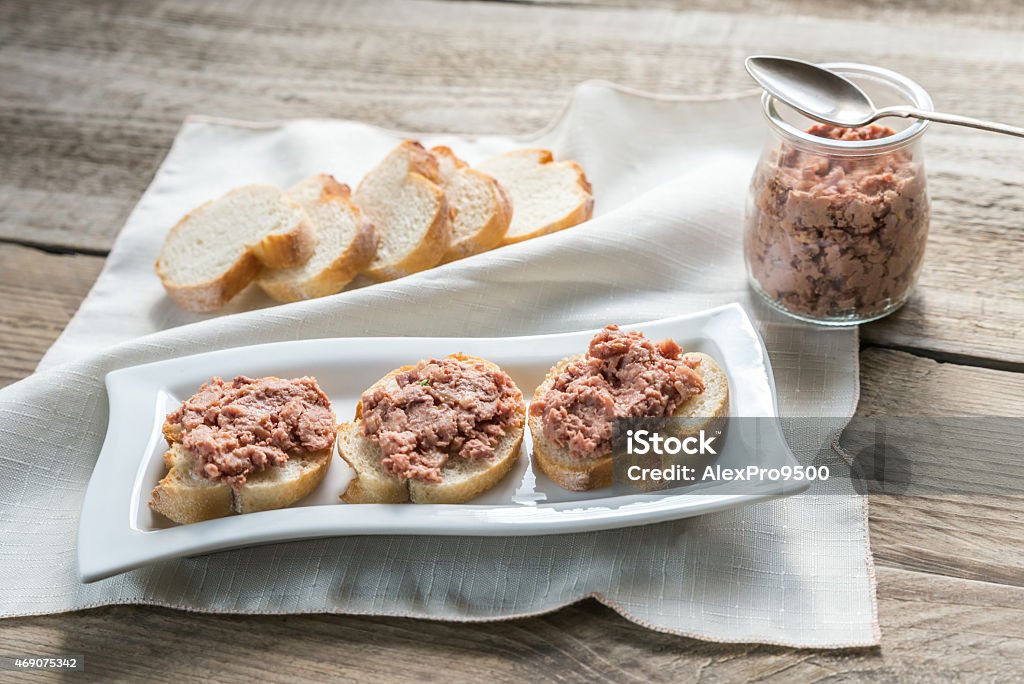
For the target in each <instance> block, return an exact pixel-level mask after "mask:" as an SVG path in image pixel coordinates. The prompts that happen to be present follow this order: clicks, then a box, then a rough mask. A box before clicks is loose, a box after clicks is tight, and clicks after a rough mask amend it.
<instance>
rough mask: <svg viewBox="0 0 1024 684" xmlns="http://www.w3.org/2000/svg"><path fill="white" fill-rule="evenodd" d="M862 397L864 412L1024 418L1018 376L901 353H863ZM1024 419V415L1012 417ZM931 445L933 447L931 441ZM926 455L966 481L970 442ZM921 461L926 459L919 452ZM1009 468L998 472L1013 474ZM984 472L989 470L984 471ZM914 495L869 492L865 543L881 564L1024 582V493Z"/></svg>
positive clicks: (1023, 379)
mask: <svg viewBox="0 0 1024 684" xmlns="http://www.w3.org/2000/svg"><path fill="white" fill-rule="evenodd" d="M860 360H861V399H860V405H859V406H858V409H857V412H858V414H860V415H866V416H937V417H943V416H991V415H1003V416H1024V374H1022V373H1011V372H1006V371H996V370H988V369H984V368H967V367H964V366H957V365H954V364H947V363H938V362H936V361H933V360H931V359H924V358H919V357H915V356H911V355H910V354H904V353H900V352H892V351H884V350H879V349H867V350H865V351H864V352H862V353H861V356H860ZM1017 420H1024V418H1021V419H1017ZM932 448H934V447H932ZM938 448H939V449H942V453H936V454H933V455H930V456H929V458H931V459H933V460H939V461H940V462H945V463H948V464H949V468H950V470H951V471H954V472H950V473H949V476H950V478H951V479H952V480H954V481H955V479H956V477H957V474H958V473H959V476H960V477H961V478H963V479H964V480H966V479H967V474H968V473H969V472H971V470H972V469H973V468H986V467H989V466H986V465H985V463H984V461H975V459H973V458H972V451H973V448H974V447H972V445H971V444H970V443H969V442H968V441H966V440H965V441H964V442H961V443H955V442H954V443H950V444H947V445H945V446H940V447H938ZM921 460H924V457H923V456H922V457H921ZM1012 470H1013V472H1008V473H1004V474H1003V476H1004V477H1006V476H1010V477H1014V476H1015V475H1014V473H1015V472H1016V471H1017V470H1019V464H1017V467H1016V468H1013V469H1012ZM985 475H990V473H985ZM959 491H961V490H960V489H959V488H956V487H954V486H949V492H948V493H942V494H941V495H935V496H927V497H919V496H873V497H872V498H871V502H870V521H871V548H872V551H873V552H874V555H875V561H876V562H877V563H878V564H880V565H886V566H892V567H899V568H905V569H912V570H918V571H922V572H928V573H932V574H941V575H948V576H953V577H963V578H968V579H979V580H984V581H986V582H995V583H1000V584H1007V585H1015V586H1024V497H1020V496H1015V497H1014V496H993V495H990V494H985V493H984V491H983V490H982V491H980V492H979V491H973V492H967V493H963V494H960V493H958V492H959Z"/></svg>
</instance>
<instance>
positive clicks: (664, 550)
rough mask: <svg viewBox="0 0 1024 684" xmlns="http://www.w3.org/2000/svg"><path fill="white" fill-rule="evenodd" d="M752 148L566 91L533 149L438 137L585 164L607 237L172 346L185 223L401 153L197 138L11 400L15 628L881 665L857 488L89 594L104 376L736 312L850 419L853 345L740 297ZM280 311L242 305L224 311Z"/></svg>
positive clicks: (192, 562) (238, 134) (350, 133)
mask: <svg viewBox="0 0 1024 684" xmlns="http://www.w3.org/2000/svg"><path fill="white" fill-rule="evenodd" d="M762 136H763V124H762V122H761V121H760V120H759V115H758V111H757V106H756V103H755V100H754V99H752V98H750V97H741V98H725V99H720V100H707V101H697V100H671V99H667V98H655V97H651V96H643V95H641V94H638V93H632V92H628V91H625V90H623V89H619V88H615V87H612V86H610V85H607V84H600V83H587V84H584V85H582V86H580V87H579V88H577V89H576V91H575V92H574V95H573V97H572V100H571V102H570V105H569V106H568V108H567V110H566V111H565V113H564V114H563V116H562V117H560V118H559V120H558V121H557V122H556V123H555V124H554V125H553V126H552V127H550V128H549V129H548V130H546V131H544V132H542V133H541V134H539V135H538V136H533V139H532V140H530V141H527V140H516V139H513V138H509V137H501V136H477V137H469V136H453V135H424V136H421V139H422V140H423V141H424V142H425V143H427V144H447V145H450V146H451V147H452V148H453V149H455V150H456V152H457V153H459V154H460V155H463V156H464V157H465V158H466V159H467V160H469V161H471V162H477V161H480V160H482V159H484V158H486V157H488V156H490V155H492V154H494V153H498V152H501V151H504V150H506V149H511V148H513V147H516V146H521V145H524V144H527V142H530V143H531V144H537V145H543V146H546V147H550V148H552V149H553V150H554V151H555V153H556V156H557V157H559V158H574V159H577V160H579V161H580V162H581V163H582V165H583V166H584V168H585V169H586V170H587V173H588V175H589V177H590V179H591V181H592V182H593V186H594V194H595V196H596V198H597V204H596V216H595V218H594V219H593V220H592V221H591V222H589V223H587V224H585V225H582V226H579V227H577V228H573V229H572V230H568V231H564V232H562V233H558V234H556V235H552V236H548V237H544V238H540V239H536V240H532V241H529V242H526V243H522V244H519V245H514V246H512V247H508V248H504V249H500V250H497V251H494V252H491V253H488V254H485V255H482V256H479V257H475V258H473V259H469V260H466V261H462V262H458V263H455V264H450V265H448V266H445V267H441V268H437V269H434V270H431V271H428V272H425V273H422V274H418V275H415V276H412V277H409V278H406V279H403V280H399V281H396V282H393V283H389V284H383V285H376V286H372V287H367V288H363V289H359V290H354V291H350V292H347V293H343V294H341V295H338V296H335V297H328V298H324V299H320V300H316V301H310V302H304V303H299V304H293V305H288V306H280V307H273V308H265V309H261V310H255V311H251V312H248V313H240V314H238V315H231V316H223V317H219V318H213V319H212V320H207V321H204V322H197V323H195V324H194V325H184V326H183V325H182V324H185V323H192V322H195V321H198V320H199V319H200V318H201V317H199V316H194V315H190V314H185V313H183V312H181V311H179V310H177V309H175V308H174V307H173V306H172V305H171V304H170V302H169V301H168V300H167V299H166V298H165V297H164V295H163V292H162V290H161V288H160V285H159V283H158V282H157V280H156V278H155V276H154V275H153V273H152V262H153V260H154V258H155V256H156V254H157V251H158V249H159V246H160V243H161V241H162V239H163V235H164V234H165V232H166V231H167V229H168V228H169V227H170V226H171V225H172V224H173V223H174V222H175V221H176V219H177V218H178V217H179V216H180V215H181V214H182V213H184V212H185V211H187V210H188V209H190V208H191V207H193V206H194V205H197V204H199V203H200V202H202V201H205V200H207V199H209V198H211V197H216V196H218V195H219V194H221V193H222V192H224V191H226V190H228V189H229V188H231V187H233V186H236V185H239V184H243V183H252V182H269V183H275V184H278V185H288V184H290V183H292V182H293V181H296V180H298V179H300V178H302V177H304V176H305V175H307V174H312V173H314V172H320V171H328V172H331V173H333V174H335V175H336V176H337V177H338V178H339V179H341V180H345V181H349V182H354V181H356V180H357V179H358V178H360V177H361V175H362V174H363V173H364V172H365V171H366V170H368V169H369V168H370V167H371V166H372V165H373V164H374V163H375V162H376V161H377V160H379V159H380V158H381V157H382V156H383V155H384V154H385V153H386V152H387V151H388V149H389V148H390V147H391V146H392V145H394V144H395V142H396V141H397V140H399V139H400V137H401V136H400V134H397V133H395V132H391V131H386V130H381V129H378V128H374V127H371V126H366V125H363V124H360V123H355V122H346V121H292V122H288V123H282V124H243V123H238V122H227V121H218V120H211V119H205V118H193V119H190V120H189V121H187V122H186V124H185V125H184V127H183V128H182V130H181V133H180V134H179V136H178V138H177V140H176V141H175V143H174V146H173V148H172V149H171V151H170V153H169V154H168V156H167V159H166V160H165V162H164V164H163V165H162V167H161V168H160V170H159V172H158V173H157V175H156V177H155V178H154V180H153V183H152V185H151V186H150V187H149V189H148V190H147V191H146V193H145V195H144V196H143V198H142V199H141V201H140V202H139V204H138V206H137V207H136V209H135V211H134V212H133V213H132V215H131V217H130V218H129V220H128V223H127V224H126V225H125V227H124V229H123V231H122V233H121V235H120V237H119V238H118V240H117V243H116V245H115V247H114V250H113V252H112V253H111V255H110V258H109V259H108V262H107V266H106V268H105V270H104V272H103V274H102V275H101V276H100V278H99V280H98V282H97V283H96V286H95V287H94V289H93V291H92V292H91V293H90V295H89V297H88V298H87V299H86V301H85V302H84V303H83V305H82V307H81V309H80V311H79V312H78V314H77V315H76V316H75V318H74V320H73V321H72V322H71V324H70V325H69V326H68V328H67V330H66V332H65V334H64V335H63V336H62V337H61V339H60V340H58V342H57V343H56V344H55V345H54V347H53V349H52V350H51V351H50V353H49V354H48V355H47V357H46V358H45V359H44V362H43V363H42V364H41V366H40V371H39V372H38V373H37V374H36V375H34V376H32V377H30V378H28V379H26V380H24V381H22V382H20V383H17V384H15V385H12V386H10V387H8V388H6V389H4V390H2V391H0V441H2V444H3V447H2V449H0V575H2V577H3V582H2V584H0V612H2V614H3V615H8V616H11V615H26V614H33V613H50V612H59V611H67V610H74V609H78V608H83V607H89V606H97V605H105V604H113V603H146V604H158V605H165V606H173V607H179V608H185V609H189V610H199V611H209V612H239V613H290V612H303V613H306V612H337V613H363V614H382V615H406V616H417V617H429V618H435V619H444V620H493V619H503V618H511V617H516V616H523V615H530V614H536V613H542V612H545V611H551V610H555V609H557V608H558V607H560V606H563V605H566V604H568V603H571V602H573V601H577V600H579V599H580V598H582V597H585V596H595V597H597V598H598V599H599V600H601V601H603V602H604V603H606V604H608V605H610V606H612V607H613V608H614V609H615V610H617V611H619V612H620V613H622V614H623V615H624V616H626V617H627V618H629V619H631V620H633V621H635V622H638V623H640V624H642V625H645V626H648V627H650V628H652V629H656V630H661V631H667V632H672V633H677V634H683V635H689V636H694V637H699V638H703V639H714V640H721V641H758V642H766V643H778V644H789V645H796V646H816V647H825V646H863V645H869V644H874V643H877V640H878V628H877V620H876V606H875V600H874V578H873V569H872V564H871V556H870V551H869V547H868V540H867V520H866V508H865V506H864V503H863V501H862V500H861V499H860V498H858V497H856V496H854V495H853V493H852V490H850V489H849V487H848V486H847V485H848V483H844V482H836V483H834V484H832V485H830V487H831V488H832V489H831V491H832V493H830V494H826V493H822V490H819V493H818V494H816V495H813V496H810V495H803V496H799V497H793V498H790V499H786V500H780V501H775V502H771V503H766V504H760V505H756V506H751V507H748V508H744V509H740V510H734V511H729V512H724V513H717V514H713V515H707V516H703V517H700V518H694V519H689V520H681V521H677V522H671V523H664V524H659V525H652V526H647V527H636V528H632V529H624V530H613V531H607V532H598V533H590V534H578V535H564V536H552V537H532V538H526V537H520V538H438V537H413V536H405V537H403V536H394V537H350V538H335V539H324V540H316V541H305V542H295V543H290V544H280V545H275V546H263V547H257V548H249V549H243V550H238V551H232V552H225V553H220V554H216V555H212V556H205V557H199V558H189V559H182V560H178V561H172V562H165V563H160V564H157V565H154V566H152V567H147V568H144V569H140V570H136V571H133V572H130V573H127V574H125V575H122V576H119V577H115V578H111V579H107V580H104V581H101V582H98V583H95V584H91V585H83V584H80V583H79V582H78V580H77V577H76V567H75V563H76V560H75V559H76V532H77V521H78V515H79V510H80V506H81V502H82V498H83V494H84V491H85V487H86V484H87V482H88V478H89V475H90V473H91V470H92V466H93V464H94V462H95V459H96V456H97V454H98V453H99V450H100V445H101V444H102V442H103V437H104V434H105V431H106V428H107V425H106V423H107V406H106V395H105V391H104V389H103V377H104V375H105V373H107V372H108V371H110V370H112V369H115V368H120V367H124V366H129V365H133V364H138V363H143V362H148V361H154V360H158V359H165V358H169V357H173V356H177V355H181V354H190V353H196V352H202V351H207V350H213V349H221V348H225V347H231V346H239V345H246V344H253V343H258V342H269V341H277V340H287V339H299V338H314V337H332V336H367V335H442V336H444V335H451V336H500V335H522V334H533V333H544V332H555V331H567V330H578V329H590V328H594V327H598V326H600V325H603V324H605V323H607V322H612V321H615V322H621V323H629V322H638V321H643V320H650V319H655V318H660V317H664V316H669V315H673V314H678V313H683V312H687V311H694V310H698V309H702V308H705V307H708V306H713V305H717V304H722V303H725V302H729V301H739V302H741V303H743V304H744V305H745V306H747V308H748V311H749V312H750V313H751V314H752V315H753V316H755V317H756V318H757V320H758V322H759V325H760V326H761V329H762V332H763V334H764V335H765V340H766V343H767V345H768V348H769V350H770V353H771V356H772V362H773V364H774V368H775V373H776V380H777V384H778V388H779V395H780V403H781V406H782V411H783V413H785V414H789V415H822V414H825V415H834V416H848V415H850V414H851V413H852V412H853V410H854V407H855V405H856V401H857V391H858V386H857V377H858V375H857V337H856V333H855V332H854V331H836V330H822V329H816V328H812V327H809V326H804V325H799V324H795V323H790V322H788V321H783V320H780V318H779V317H776V316H773V315H771V314H768V313H766V311H765V310H764V309H763V308H762V307H759V306H757V305H755V304H754V303H753V302H752V300H751V298H750V295H749V294H748V290H747V287H746V285H745V280H744V275H743V264H742V256H741V247H740V232H741V226H742V211H743V205H744V201H745V196H746V190H747V182H748V178H749V175H750V172H751V170H752V166H753V164H754V161H755V159H756V156H757V154H758V151H759V147H760V143H761V140H762ZM267 304H268V303H267V302H266V301H265V300H263V299H262V298H261V297H260V296H259V295H258V294H256V293H249V294H248V295H246V296H245V297H243V298H242V300H241V301H240V302H239V303H237V304H236V305H235V306H234V308H235V309H236V310H240V309H243V308H246V307H249V308H251V307H260V306H266V305H267ZM206 318H210V317H206ZM176 326H177V327H176ZM161 330H163V331H164V332H157V331H161ZM150 333H155V334H150ZM311 372H315V369H311ZM791 438H792V439H793V441H794V444H795V448H796V449H797V450H798V451H801V450H803V451H806V450H807V449H810V448H812V447H813V446H815V441H814V439H813V436H810V435H791Z"/></svg>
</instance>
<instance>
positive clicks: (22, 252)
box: [0, 244, 103, 387]
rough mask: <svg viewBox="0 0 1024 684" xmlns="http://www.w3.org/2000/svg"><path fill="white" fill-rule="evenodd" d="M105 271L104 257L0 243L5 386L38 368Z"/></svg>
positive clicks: (0, 377)
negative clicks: (97, 277)
mask: <svg viewBox="0 0 1024 684" xmlns="http://www.w3.org/2000/svg"><path fill="white" fill-rule="evenodd" d="M101 268H103V259H102V258H100V257H95V256H84V255H59V254H47V253H46V252H41V251H39V250H37V249H31V248H28V247H20V246H18V245H9V244H0V350H2V351H0V387H3V386H5V385H9V384H10V383H12V382H14V381H16V380H20V379H21V378H23V377H25V376H26V375H28V374H30V373H31V372H32V371H33V370H34V369H35V367H36V364H37V363H38V362H39V359H40V358H42V355H43V353H44V352H45V351H46V350H47V349H48V348H49V346H50V345H51V344H53V342H54V340H56V339H57V336H58V335H60V332H61V330H63V329H64V326H65V325H67V322H68V321H69V320H71V316H72V315H73V314H74V313H75V310H76V309H78V305H79V304H81V302H82V299H83V298H84V297H85V295H86V293H87V292H88V291H89V288H90V287H91V286H92V283H93V281H94V280H96V276H98V275H99V272H100V269H101Z"/></svg>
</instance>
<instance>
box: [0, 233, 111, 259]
mask: <svg viewBox="0 0 1024 684" xmlns="http://www.w3.org/2000/svg"><path fill="white" fill-rule="evenodd" d="M0 245H15V246H17V247H27V248H28V249H34V250H36V251H39V252H43V253H45V254H56V255H59V256H91V257H101V258H103V259H106V258H107V257H108V256H110V250H108V249H93V248H91V247H61V246H59V245H51V244H47V243H45V242H35V241H33V240H19V239H16V238H5V237H0Z"/></svg>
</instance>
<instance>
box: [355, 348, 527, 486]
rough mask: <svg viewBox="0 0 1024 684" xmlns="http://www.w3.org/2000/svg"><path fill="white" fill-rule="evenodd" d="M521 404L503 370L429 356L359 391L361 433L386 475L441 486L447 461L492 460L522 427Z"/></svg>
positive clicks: (462, 360)
mask: <svg viewBox="0 0 1024 684" xmlns="http://www.w3.org/2000/svg"><path fill="white" fill-rule="evenodd" d="M522 402H523V395H522V393H521V392H520V391H519V388H518V387H516V385H515V383H514V382H513V381H512V378H510V377H509V376H508V374H507V373H505V372H504V371H501V370H499V369H496V368H493V367H491V366H488V365H487V364H484V363H482V362H480V361H475V360H472V359H460V358H453V357H448V358H444V359H429V360H426V361H421V362H419V363H418V364H417V365H416V366H414V367H413V368H411V369H409V370H406V371H403V372H401V373H398V374H397V375H396V376H395V378H394V383H387V384H385V385H383V386H378V387H375V388H371V389H369V390H367V391H366V392H365V393H364V394H363V396H362V404H363V413H362V417H363V431H364V434H365V435H366V436H367V437H368V438H369V439H371V440H373V441H374V442H376V443H377V444H379V445H380V449H381V452H382V453H383V465H384V469H385V470H386V471H388V472H390V473H393V474H395V475H397V476H398V477H400V478H402V479H404V480H410V479H416V480H424V481H426V482H440V481H441V469H442V468H443V467H444V466H445V464H446V463H447V462H448V459H449V458H452V457H456V458H467V459H478V458H494V456H495V451H494V450H495V447H497V446H498V443H499V442H500V441H501V439H502V437H504V436H505V435H506V434H507V433H508V432H509V431H511V430H514V429H517V428H519V427H521V426H522V422H523V419H522V414H521V412H520V411H519V410H518V409H519V407H520V406H521V405H522Z"/></svg>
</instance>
